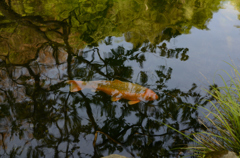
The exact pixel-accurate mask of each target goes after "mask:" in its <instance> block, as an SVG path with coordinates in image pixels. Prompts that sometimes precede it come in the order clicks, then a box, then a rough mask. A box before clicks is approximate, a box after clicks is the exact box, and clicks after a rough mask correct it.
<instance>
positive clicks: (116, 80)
mask: <svg viewBox="0 0 240 158" xmlns="http://www.w3.org/2000/svg"><path fill="white" fill-rule="evenodd" d="M114 81H115V82H122V81H120V80H118V79H115V80H114Z"/></svg>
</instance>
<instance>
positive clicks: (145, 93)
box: [67, 80, 158, 105]
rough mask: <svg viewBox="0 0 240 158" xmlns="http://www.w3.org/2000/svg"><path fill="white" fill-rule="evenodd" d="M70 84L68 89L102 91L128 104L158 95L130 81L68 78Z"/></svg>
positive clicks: (74, 90)
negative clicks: (126, 101) (76, 79)
mask: <svg viewBox="0 0 240 158" xmlns="http://www.w3.org/2000/svg"><path fill="white" fill-rule="evenodd" d="M67 83H68V84H70V91H71V92H77V91H80V90H82V89H85V88H88V89H92V90H96V91H103V92H104V93H106V94H108V95H111V96H112V99H111V100H112V101H118V100H120V99H122V98H123V99H127V100H129V102H128V103H129V104H130V105H132V104H136V103H138V102H140V101H151V100H156V99H158V96H157V94H156V93H155V92H153V91H152V90H150V89H148V88H146V87H143V86H141V85H138V84H134V83H130V82H122V81H119V80H114V81H105V80H103V81H75V80H68V81H67Z"/></svg>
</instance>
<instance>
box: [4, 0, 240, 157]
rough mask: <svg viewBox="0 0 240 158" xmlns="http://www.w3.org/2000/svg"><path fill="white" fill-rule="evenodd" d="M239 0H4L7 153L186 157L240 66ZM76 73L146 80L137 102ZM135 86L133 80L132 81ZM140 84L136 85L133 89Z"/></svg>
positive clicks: (98, 76) (92, 77)
mask: <svg viewBox="0 0 240 158" xmlns="http://www.w3.org/2000/svg"><path fill="white" fill-rule="evenodd" d="M239 10H240V3H239V1H238V0H230V1H221V0H179V1H169V0H159V1H157V0H142V1H139V0H121V1H118V0H115V1H112V0H97V1H96V0H72V1H71V2H68V1H67V0H63V1H61V2H60V1H48V0H42V1H24V0H22V1H16V0H11V1H6V2H5V1H0V32H1V34H0V109H1V110H0V148H1V149H0V156H1V157H29V158H30V157H45V158H52V157H84V158H85V157H86V158H88V157H89V158H90V157H92V158H98V157H102V156H107V155H110V154H120V155H123V156H126V157H148V158H151V157H153V158H156V157H179V156H183V155H189V153H188V152H186V151H184V150H181V149H177V150H173V149H174V148H179V147H186V146H188V145H192V142H191V141H190V140H189V139H187V138H185V137H184V136H182V135H180V134H178V133H177V132H175V131H174V130H172V129H170V128H167V126H166V125H170V126H172V127H174V128H176V129H178V130H181V131H182V132H184V133H185V134H187V135H189V134H190V133H191V132H197V131H201V130H203V129H204V128H203V126H202V125H201V124H200V123H199V122H198V118H199V117H201V116H202V110H201V108H196V107H198V106H205V107H208V105H209V102H208V100H212V98H211V97H210V96H209V95H207V94H206V92H205V91H204V89H209V87H210V86H212V85H213V84H215V86H222V85H223V82H222V80H221V78H220V77H219V76H218V74H220V75H222V77H223V78H224V79H226V80H228V77H227V75H226V74H225V73H224V72H223V71H222V70H225V71H227V72H229V73H230V74H231V73H232V68H231V66H229V65H228V64H227V63H226V62H229V63H235V64H236V66H237V67H239V64H238V63H239V50H240V45H239V43H240V38H239V36H240V28H239V27H240V21H239V20H240V13H239ZM67 80H78V81H97V80H104V81H114V80H120V81H124V82H127V83H129V84H130V83H136V84H139V85H141V86H143V87H146V88H149V89H151V90H153V91H154V92H155V93H156V94H157V95H158V99H157V100H153V101H146V100H144V101H140V102H139V103H136V104H133V105H129V103H128V101H129V100H127V99H120V100H118V101H115V102H113V101H111V96H110V95H108V94H106V93H104V92H103V91H100V90H99V91H92V90H91V89H83V90H82V91H78V92H70V91H69V85H68V84H67V83H66V82H65V81H67ZM127 91H128V89H127ZM129 91H130V90H129Z"/></svg>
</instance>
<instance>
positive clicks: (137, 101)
mask: <svg viewBox="0 0 240 158" xmlns="http://www.w3.org/2000/svg"><path fill="white" fill-rule="evenodd" d="M139 102H140V100H131V101H129V102H128V104H129V105H133V104H137V103H139Z"/></svg>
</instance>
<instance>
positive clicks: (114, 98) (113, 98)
mask: <svg viewBox="0 0 240 158" xmlns="http://www.w3.org/2000/svg"><path fill="white" fill-rule="evenodd" d="M120 99H121V98H117V97H112V98H111V100H112V101H118V100H120Z"/></svg>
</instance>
